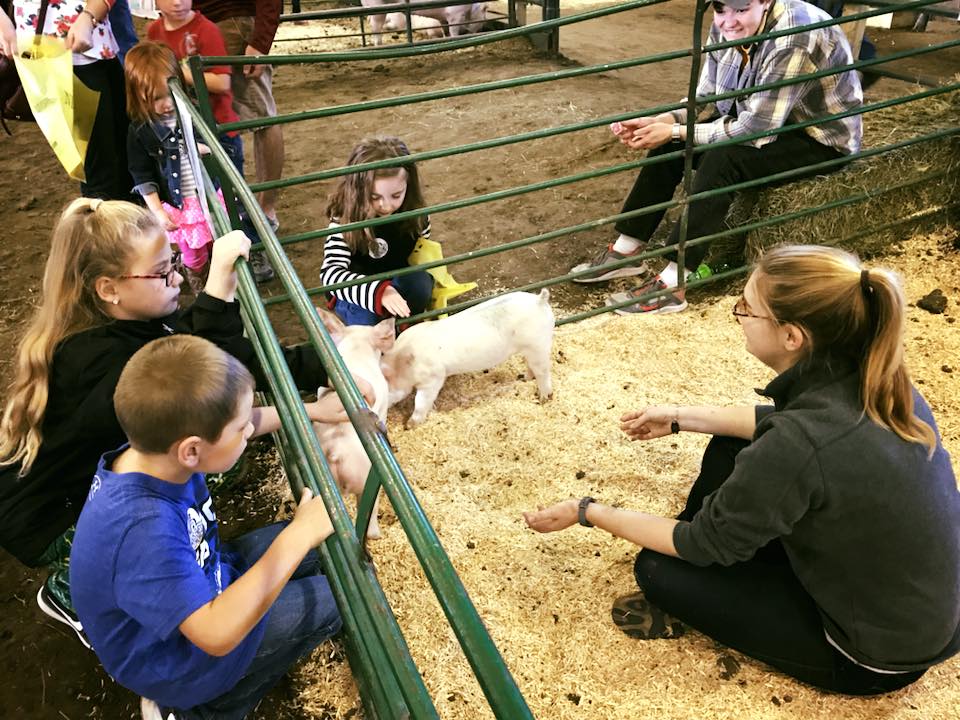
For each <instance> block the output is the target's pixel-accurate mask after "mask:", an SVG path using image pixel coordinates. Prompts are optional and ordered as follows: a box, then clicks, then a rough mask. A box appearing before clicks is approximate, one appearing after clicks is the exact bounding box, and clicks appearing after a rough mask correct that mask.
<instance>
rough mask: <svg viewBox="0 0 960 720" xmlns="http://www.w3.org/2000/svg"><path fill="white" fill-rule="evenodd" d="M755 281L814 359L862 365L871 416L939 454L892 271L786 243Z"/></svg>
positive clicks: (840, 253)
mask: <svg viewBox="0 0 960 720" xmlns="http://www.w3.org/2000/svg"><path fill="white" fill-rule="evenodd" d="M756 286H757V290H758V292H759V294H760V297H761V298H762V300H763V303H764V304H765V305H766V306H767V308H768V309H769V311H770V313H771V314H772V315H773V317H775V318H777V319H778V320H779V321H781V322H790V323H793V324H795V325H797V326H798V327H800V328H801V329H802V330H803V332H804V333H805V335H806V337H807V339H808V341H809V343H808V347H809V355H810V357H816V358H820V359H824V360H828V361H829V360H830V359H831V358H834V357H837V358H839V357H843V358H847V359H850V360H852V361H854V362H856V363H857V364H858V365H859V367H860V398H861V401H862V402H863V409H864V412H865V413H866V415H867V417H869V418H870V419H871V420H872V421H873V422H875V423H877V424H878V425H881V426H883V427H886V428H889V429H890V430H892V431H893V432H894V433H896V434H897V435H899V436H900V437H901V438H903V439H904V440H907V441H909V442H915V443H919V444H921V445H925V446H926V447H927V449H928V450H929V452H930V453H931V454H932V453H933V451H934V449H935V448H936V444H937V438H936V433H935V432H934V430H933V428H931V427H930V426H929V425H928V424H927V423H925V422H924V421H923V420H921V419H920V418H918V417H917V416H916V415H915V414H914V412H913V389H912V385H911V383H910V375H909V373H908V372H907V367H906V365H905V363H904V360H903V334H904V323H905V302H904V298H903V291H902V289H901V287H900V282H899V279H898V277H897V276H896V275H895V274H894V273H893V272H891V271H889V270H884V269H879V268H875V269H870V270H865V269H863V268H862V267H861V266H860V262H859V261H858V260H857V258H856V257H855V256H854V255H852V254H850V253H848V252H846V251H844V250H840V249H838V248H830V247H821V246H816V245H783V246H780V247H777V248H774V249H772V250H770V251H769V252H767V253H765V254H764V255H763V257H762V258H761V259H760V262H759V263H758V265H757V272H756Z"/></svg>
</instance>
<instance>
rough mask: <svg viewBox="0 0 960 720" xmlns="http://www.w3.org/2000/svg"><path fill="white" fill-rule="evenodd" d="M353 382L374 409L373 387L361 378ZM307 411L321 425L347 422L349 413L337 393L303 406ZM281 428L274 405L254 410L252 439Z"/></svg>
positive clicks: (355, 377) (330, 393)
mask: <svg viewBox="0 0 960 720" xmlns="http://www.w3.org/2000/svg"><path fill="white" fill-rule="evenodd" d="M353 382H354V384H356V386H357V389H358V390H359V391H360V394H361V395H363V398H364V400H366V401H367V405H369V406H370V407H373V404H374V403H375V402H376V400H377V396H376V393H375V392H374V391H373V386H372V385H370V383H368V382H367V381H366V380H364V379H363V378H361V377H357V376H356V375H354V376H353ZM303 407H304V409H306V411H307V417H308V418H310V420H312V421H313V422H320V423H341V422H347V421H348V420H349V418H348V417H347V411H346V410H345V409H344V407H343V403H342V402H341V400H340V397H339V396H338V395H337V394H336V393H335V392H327V393H324V394H323V395H322V396H321V397H319V398H317V399H316V400H314V401H313V402H308V403H304V404H303ZM279 428H280V413H279V411H278V410H277V408H276V407H274V406H273V405H263V406H261V407H255V408H254V409H253V434H252V435H251V437H259V436H260V435H266V434H267V433H272V432H275V431H276V430H278V429H279Z"/></svg>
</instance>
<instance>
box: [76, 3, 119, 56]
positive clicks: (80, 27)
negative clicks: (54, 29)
mask: <svg viewBox="0 0 960 720" xmlns="http://www.w3.org/2000/svg"><path fill="white" fill-rule="evenodd" d="M113 2H114V0H87V2H86V4H85V5H84V6H83V10H81V11H80V13H79V14H78V15H77V17H76V19H75V20H74V21H73V24H72V25H71V26H70V30H68V31H67V36H66V37H65V38H64V43H65V44H66V46H67V49H68V50H70V51H72V52H76V53H81V52H84V51H85V50H89V49H90V48H92V47H93V28H94V26H95V25H97V24H98V23H100V22H103V20H104V19H106V17H107V15H108V14H109V12H110V8H112V7H113Z"/></svg>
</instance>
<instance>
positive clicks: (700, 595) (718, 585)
mask: <svg viewBox="0 0 960 720" xmlns="http://www.w3.org/2000/svg"><path fill="white" fill-rule="evenodd" d="M746 445H747V443H746V441H744V440H739V439H735V438H729V437H714V438H713V439H712V440H711V441H710V444H709V445H708V446H707V450H706V452H705V453H704V455H703V464H702V466H701V470H700V476H699V477H698V478H697V481H696V483H694V486H693V488H692V490H691V491H690V496H689V498H688V499H687V505H686V507H685V508H684V510H683V512H682V513H681V514H680V515H679V517H678V519H680V520H690V519H692V518H693V516H694V515H695V514H696V513H697V511H698V510H699V509H700V507H701V504H702V503H703V499H704V498H705V497H706V496H707V495H709V494H710V493H712V492H713V491H714V490H716V489H717V488H718V487H720V485H721V484H723V482H724V481H725V480H726V479H727V477H728V476H729V475H730V473H731V472H732V471H733V465H734V459H735V458H736V456H737V453H738V452H740V450H742V449H743V448H744V447H746ZM634 573H635V575H636V578H637V583H638V584H639V585H640V589H641V590H643V591H644V594H645V595H646V596H647V599H648V600H649V601H650V602H651V603H653V604H654V605H656V606H657V607H659V608H661V609H662V610H664V611H665V612H667V613H669V614H670V615H673V616H674V617H676V618H678V619H680V620H682V621H683V622H685V623H686V624H688V625H690V626H691V627H694V628H696V629H697V630H699V631H700V632H702V633H704V634H705V635H709V636H710V637H712V638H713V639H715V640H717V641H718V642H721V643H723V644H724V645H727V646H728V647H732V648H734V649H735V650H739V651H740V652H742V653H744V654H745V655H749V656H750V657H752V658H756V659H757V660H762V661H763V662H765V663H767V664H769V665H772V666H773V667H775V668H776V669H777V670H780V671H781V672H783V673H786V674H787V675H791V676H793V677H795V678H797V679H798V680H801V681H803V682H805V683H809V684H810V685H814V686H816V687H819V688H823V689H825V690H832V691H835V692H841V693H846V694H848V695H874V694H877V693H883V692H889V691H892V690H898V689H900V688H902V687H904V686H906V685H909V684H910V683H912V682H914V681H915V680H916V679H917V678H919V677H920V676H921V675H923V673H924V672H925V671H924V670H919V671H915V672H908V673H897V674H894V675H888V674H885V673H876V672H872V671H870V670H867V669H866V668H862V667H860V666H859V665H857V664H855V663H853V662H851V661H850V660H848V659H847V658H846V657H844V656H843V655H842V654H841V653H840V652H838V651H837V650H836V649H835V648H834V647H833V646H832V645H830V643H828V642H827V639H826V636H825V635H824V632H823V624H822V622H821V620H820V614H819V613H818V612H817V606H816V605H815V604H814V602H813V599H812V598H811V597H810V595H808V594H807V592H806V590H804V588H803V586H801V585H800V581H799V580H797V577H796V575H794V573H793V569H792V568H791V566H790V563H789V561H788V559H787V556H786V553H785V552H784V549H783V546H782V545H781V544H780V541H779V540H774V541H772V542H771V543H770V544H769V545H767V546H766V547H764V548H762V549H761V550H760V551H758V552H757V554H756V555H755V556H754V557H753V558H752V559H750V560H748V561H747V562H742V563H736V564H734V565H731V566H729V567H723V566H721V565H710V566H708V567H697V566H695V565H691V564H690V563H688V562H686V561H684V560H681V559H679V558H674V557H669V556H667V555H661V554H660V553H656V552H653V551H652V550H643V551H642V552H641V553H640V554H639V555H638V556H637V561H636V564H635V566H634Z"/></svg>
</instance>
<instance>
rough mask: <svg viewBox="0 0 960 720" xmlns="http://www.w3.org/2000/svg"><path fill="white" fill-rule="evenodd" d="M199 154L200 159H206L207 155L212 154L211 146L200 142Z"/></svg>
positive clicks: (198, 145) (198, 146)
mask: <svg viewBox="0 0 960 720" xmlns="http://www.w3.org/2000/svg"><path fill="white" fill-rule="evenodd" d="M197 152H199V153H200V157H204V156H205V155H209V154H210V146H209V145H207V144H205V143H202V142H198V143H197Z"/></svg>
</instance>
